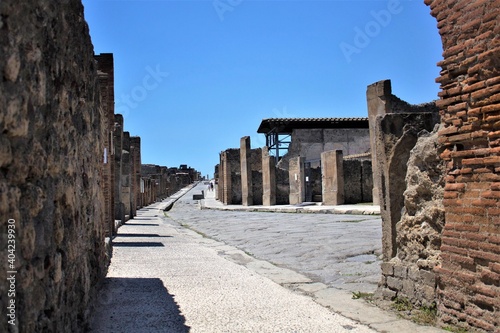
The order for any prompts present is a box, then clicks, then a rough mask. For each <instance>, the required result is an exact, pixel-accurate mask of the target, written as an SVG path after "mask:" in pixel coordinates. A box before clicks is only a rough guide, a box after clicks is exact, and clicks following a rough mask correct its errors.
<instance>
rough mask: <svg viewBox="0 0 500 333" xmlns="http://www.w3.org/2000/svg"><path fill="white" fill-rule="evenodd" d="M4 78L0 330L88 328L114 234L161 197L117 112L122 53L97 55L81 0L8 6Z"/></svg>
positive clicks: (4, 8)
mask: <svg viewBox="0 0 500 333" xmlns="http://www.w3.org/2000/svg"><path fill="white" fill-rule="evenodd" d="M0 73H1V76H0V105H2V106H4V107H3V108H2V110H1V111H0V216H2V220H1V221H0V235H1V236H0V237H1V241H0V244H2V256H3V258H8V259H9V260H8V264H9V266H7V262H6V261H2V263H4V264H5V266H4V267H3V269H2V270H1V271H0V279H1V283H0V294H1V297H0V307H1V308H2V309H3V310H2V315H3V316H4V319H7V320H2V321H1V322H0V331H1V332H10V331H12V332H14V331H15V332H42V331H44V332H45V331H47V332H70V331H73V332H82V331H86V330H87V326H86V325H87V323H88V316H89V313H90V311H89V310H90V309H91V307H92V303H93V302H95V301H96V300H97V294H96V292H97V289H98V286H99V283H100V281H102V279H103V278H104V276H105V275H106V269H107V265H108V263H109V259H110V254H111V253H110V249H109V247H108V246H106V242H105V239H106V237H108V238H109V239H112V237H113V235H115V234H116V230H117V227H118V226H119V225H120V224H122V223H124V222H125V221H126V220H128V219H131V218H133V217H134V216H135V215H136V211H137V209H139V208H141V207H143V206H145V205H148V204H150V203H152V202H154V201H156V200H159V199H160V198H161V195H162V194H163V193H158V192H157V191H156V184H154V185H153V183H152V182H149V183H148V179H149V177H150V175H149V174H148V175H141V157H140V138H139V137H134V136H130V134H129V133H128V132H126V131H124V120H123V117H122V116H121V115H117V114H115V113H114V69H113V55H112V54H109V53H107V54H100V55H97V56H94V54H93V46H92V44H91V41H90V36H89V33H88V27H87V25H86V23H85V20H84V17H83V6H82V4H81V2H80V1H78V0H68V1H62V2H59V3H57V4H55V3H53V1H48V0H47V1H45V0H42V1H38V2H36V4H34V2H32V1H23V0H21V1H15V2H14V1H1V2H0ZM188 171H189V172H191V173H195V174H196V171H195V170H193V169H190V170H188ZM188 179H189V180H191V179H193V178H188ZM145 182H146V184H144V183H145ZM180 186H185V182H179V183H176V184H174V186H172V187H171V188H170V190H171V191H174V192H175V191H177V190H178V189H179V188H180ZM144 193H148V194H150V195H148V196H147V197H146V196H145V195H144ZM107 244H112V241H111V242H108V243H107ZM6 268H8V271H7V270H6ZM7 272H9V273H7ZM7 278H9V280H8V279H7ZM5 312H7V315H8V316H5V314H6V313H5Z"/></svg>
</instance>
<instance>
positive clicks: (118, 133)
mask: <svg viewBox="0 0 500 333" xmlns="http://www.w3.org/2000/svg"><path fill="white" fill-rule="evenodd" d="M122 141H123V116H122V115H121V114H115V124H114V132H113V145H114V158H115V166H114V171H115V175H114V191H113V193H114V206H115V207H114V212H115V214H114V217H115V220H120V221H123V220H124V219H125V209H124V208H123V205H122V150H123V149H122ZM115 233H116V230H113V234H115Z"/></svg>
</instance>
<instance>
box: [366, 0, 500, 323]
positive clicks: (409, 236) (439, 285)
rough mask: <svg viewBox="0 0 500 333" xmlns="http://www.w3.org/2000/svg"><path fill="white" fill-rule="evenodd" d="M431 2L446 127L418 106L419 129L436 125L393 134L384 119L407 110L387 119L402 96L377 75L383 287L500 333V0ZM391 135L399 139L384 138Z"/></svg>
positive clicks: (446, 317)
mask: <svg viewBox="0 0 500 333" xmlns="http://www.w3.org/2000/svg"><path fill="white" fill-rule="evenodd" d="M425 2H426V4H427V5H429V6H430V8H431V14H432V15H433V16H434V17H436V19H437V22H438V29H439V33H440V35H441V39H442V44H443V50H444V52H443V58H444V59H443V60H442V61H440V62H439V63H438V65H439V66H441V68H442V71H441V75H440V77H438V78H437V79H436V81H437V82H438V83H440V85H441V92H440V93H439V97H440V99H439V100H438V101H437V102H436V106H437V108H438V109H439V113H440V116H441V117H440V118H441V119H440V127H439V128H437V129H435V130H434V131H430V130H429V128H430V126H431V122H432V119H430V118H429V119H428V120H425V118H422V117H421V116H419V115H418V114H412V113H411V112H410V113H408V114H409V115H410V114H411V116H412V117H411V118H407V119H413V120H411V122H410V123H411V125H410V126H414V125H418V124H419V123H420V125H419V127H417V128H416V129H418V128H423V129H425V130H426V132H421V133H420V134H418V135H417V136H414V135H413V134H411V131H410V132H409V134H410V135H409V137H408V138H407V139H405V135H406V134H405V129H404V127H405V126H402V127H401V126H399V127H398V126H394V127H393V129H394V128H400V129H401V130H400V132H399V133H401V134H399V135H395V136H392V137H391V135H392V134H391V133H390V131H389V132H388V131H384V124H383V122H384V121H386V119H387V120H389V121H390V122H389V123H391V122H396V123H397V122H399V120H398V118H400V117H401V115H396V118H394V117H393V116H391V117H392V119H391V118H387V115H389V114H388V113H387V110H389V111H390V112H393V111H391V110H393V109H394V107H391V106H390V102H389V103H388V104H389V107H388V106H387V104H386V102H387V101H388V100H390V99H391V98H392V97H391V96H390V95H389V92H390V89H388V88H389V87H390V84H389V83H388V82H387V81H382V82H377V83H376V84H374V85H372V86H370V87H369V88H368V93H367V97H368V104H369V111H370V117H371V119H370V128H371V129H372V130H374V131H373V132H372V135H373V134H375V135H376V136H378V137H375V138H373V137H372V144H374V145H378V146H379V147H380V148H379V150H377V152H376V154H373V158H374V163H373V166H374V182H375V186H374V192H375V193H378V196H377V197H378V198H379V199H380V205H381V211H382V212H383V214H382V217H383V220H384V221H383V224H384V240H383V244H384V259H385V262H384V264H383V265H382V272H383V277H382V281H381V285H380V289H379V292H380V293H381V294H383V295H385V296H386V297H389V298H392V297H396V296H397V297H405V298H408V299H409V300H411V301H412V302H414V303H416V304H424V305H426V304H427V305H429V304H432V303H436V304H437V309H438V318H439V321H440V322H441V324H442V325H452V326H458V327H462V328H465V329H473V330H479V331H485V332H497V331H499V329H500V319H499V318H500V317H499V313H500V302H499V300H500V284H499V283H500V282H499V281H500V236H499V235H500V232H499V231H500V202H499V199H500V185H499V184H500V125H499V119H500V75H499V71H500V70H499V68H500V66H499V64H500V63H499V59H500V44H499V43H498V35H499V34H500V22H499V20H498V17H500V2H499V1H493V0H491V1H465V0H458V1H446V0H434V1H433V0H427V1H425ZM377 105H378V107H377ZM387 107H388V108H387ZM377 110H381V112H380V113H379V112H378V111H377ZM393 113H394V112H393ZM396 113H398V111H397V110H396ZM415 117H417V118H420V119H417V118H415ZM372 120H373V121H372ZM429 121H431V122H429ZM372 125H373V127H372ZM377 128H378V129H377ZM407 130H410V128H407ZM377 131H378V132H377ZM406 132H407V131H406ZM376 133H378V134H376ZM412 136H413V137H412ZM384 137H387V138H388V139H389V140H386V141H385V142H384V141H381V139H383V138H384ZM392 139H396V140H392ZM399 146H401V147H402V146H408V147H410V146H414V148H413V150H411V153H410V154H405V156H403V157H402V158H403V162H405V163H403V165H404V168H399V170H398V168H397V167H396V168H394V169H392V167H391V166H392V165H394V166H397V164H400V162H401V161H400V162H398V163H394V162H397V161H398V157H397V156H396V154H395V153H396V152H397V151H398V150H399V149H400V147H399ZM406 161H407V163H406ZM394 177H396V178H394ZM402 177H405V182H403V183H400V184H402V186H399V185H398V182H400V180H401V179H402ZM400 193H403V198H404V200H403V201H401V200H400V199H398V197H397V196H398V194H400ZM401 208H403V214H401V213H400V212H401Z"/></svg>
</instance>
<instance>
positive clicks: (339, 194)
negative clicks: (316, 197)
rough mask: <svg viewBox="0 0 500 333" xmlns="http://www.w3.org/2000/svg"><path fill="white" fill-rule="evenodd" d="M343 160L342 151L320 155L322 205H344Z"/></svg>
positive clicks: (332, 151)
mask: <svg viewBox="0 0 500 333" xmlns="http://www.w3.org/2000/svg"><path fill="white" fill-rule="evenodd" d="M343 165H344V159H343V155H342V150H331V151H326V152H323V153H321V172H322V176H323V177H322V178H323V186H322V190H323V193H322V194H323V204H325V205H342V204H343V203H344V167H343Z"/></svg>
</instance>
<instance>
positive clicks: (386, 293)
mask: <svg viewBox="0 0 500 333" xmlns="http://www.w3.org/2000/svg"><path fill="white" fill-rule="evenodd" d="M381 294H382V297H383V298H385V299H389V300H393V299H395V298H396V296H398V293H397V292H396V291H394V290H390V289H388V288H384V289H382V291H381Z"/></svg>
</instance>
